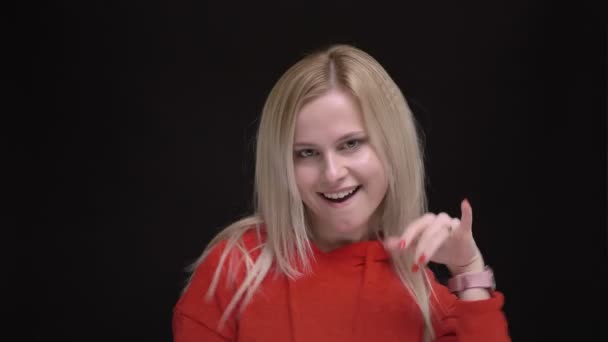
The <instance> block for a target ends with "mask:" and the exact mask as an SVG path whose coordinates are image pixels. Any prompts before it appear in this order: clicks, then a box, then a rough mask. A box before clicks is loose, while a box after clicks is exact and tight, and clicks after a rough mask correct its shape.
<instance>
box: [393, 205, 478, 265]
mask: <svg viewBox="0 0 608 342" xmlns="http://www.w3.org/2000/svg"><path fill="white" fill-rule="evenodd" d="M460 208H461V211H462V216H461V218H460V219H458V218H452V217H450V216H449V215H448V214H446V213H440V214H437V215H435V214H432V213H427V214H425V215H423V216H421V217H420V218H418V219H416V220H415V221H413V222H412V223H411V224H410V225H408V226H407V227H406V228H405V230H404V232H403V234H402V235H401V236H400V237H389V238H388V239H387V240H386V241H385V246H386V248H387V249H389V250H392V251H403V252H405V251H406V250H409V251H413V253H414V260H415V262H414V264H413V265H412V272H416V271H418V269H419V268H420V267H423V266H424V265H426V263H427V262H429V261H433V262H436V263H440V264H445V265H446V266H447V267H448V269H449V270H450V272H451V273H452V274H460V273H463V272H470V271H481V270H482V269H483V267H484V261H483V258H482V255H481V252H480V251H479V248H478V247H477V244H476V243H475V240H474V239H473V231H472V226H473V209H472V208H471V205H470V203H469V202H468V201H467V200H466V199H465V200H463V201H462V203H461V204H460ZM412 249H413V250H412Z"/></svg>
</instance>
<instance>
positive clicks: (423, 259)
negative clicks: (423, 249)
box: [418, 254, 426, 265]
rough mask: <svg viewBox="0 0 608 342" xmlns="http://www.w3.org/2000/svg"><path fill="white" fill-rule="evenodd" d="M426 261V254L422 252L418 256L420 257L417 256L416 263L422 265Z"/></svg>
mask: <svg viewBox="0 0 608 342" xmlns="http://www.w3.org/2000/svg"><path fill="white" fill-rule="evenodd" d="M425 261H426V256H425V255H424V254H422V255H421V256H420V258H418V264H420V265H424V262H425Z"/></svg>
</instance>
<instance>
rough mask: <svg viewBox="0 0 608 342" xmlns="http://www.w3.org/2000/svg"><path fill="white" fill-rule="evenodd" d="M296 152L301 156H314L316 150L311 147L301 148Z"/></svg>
mask: <svg viewBox="0 0 608 342" xmlns="http://www.w3.org/2000/svg"><path fill="white" fill-rule="evenodd" d="M296 154H297V156H298V157H300V158H308V157H312V156H314V155H315V151H314V150H311V149H306V150H300V151H298V152H296Z"/></svg>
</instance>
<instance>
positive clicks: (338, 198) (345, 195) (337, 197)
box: [319, 185, 361, 203]
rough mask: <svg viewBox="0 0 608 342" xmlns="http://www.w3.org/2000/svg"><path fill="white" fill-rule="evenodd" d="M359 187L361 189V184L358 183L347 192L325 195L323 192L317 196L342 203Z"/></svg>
mask: <svg viewBox="0 0 608 342" xmlns="http://www.w3.org/2000/svg"><path fill="white" fill-rule="evenodd" d="M359 189H361V185H358V186H357V187H356V188H354V189H353V190H351V191H350V192H348V193H340V194H332V195H326V194H324V193H319V196H321V197H322V198H323V199H325V200H327V201H329V202H332V203H342V202H344V201H347V200H348V199H349V198H351V197H353V196H354V195H355V194H356V193H357V192H358V191H359Z"/></svg>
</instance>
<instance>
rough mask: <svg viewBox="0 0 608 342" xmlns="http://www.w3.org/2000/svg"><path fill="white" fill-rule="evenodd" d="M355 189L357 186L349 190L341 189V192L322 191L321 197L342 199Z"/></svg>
mask: <svg viewBox="0 0 608 342" xmlns="http://www.w3.org/2000/svg"><path fill="white" fill-rule="evenodd" d="M357 189H359V187H358V186H357V187H354V188H352V189H351V190H349V191H341V192H336V193H322V195H323V197H325V198H327V199H329V200H340V199H344V198H346V197H347V196H349V195H352V194H353V193H354V192H355V191H357Z"/></svg>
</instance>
